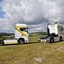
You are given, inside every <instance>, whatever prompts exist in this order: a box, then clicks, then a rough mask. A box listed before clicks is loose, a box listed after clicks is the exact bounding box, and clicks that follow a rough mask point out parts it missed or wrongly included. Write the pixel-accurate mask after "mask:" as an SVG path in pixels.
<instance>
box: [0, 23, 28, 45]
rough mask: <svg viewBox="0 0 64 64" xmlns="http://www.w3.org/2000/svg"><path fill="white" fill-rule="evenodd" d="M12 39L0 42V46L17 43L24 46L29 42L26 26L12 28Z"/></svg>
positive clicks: (20, 25)
mask: <svg viewBox="0 0 64 64" xmlns="http://www.w3.org/2000/svg"><path fill="white" fill-rule="evenodd" d="M14 30H15V33H14V34H15V35H14V38H12V39H8V40H0V45H4V44H13V43H19V44H24V43H28V42H29V33H28V26H27V25H26V24H16V25H15V26H14Z"/></svg>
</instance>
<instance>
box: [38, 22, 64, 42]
mask: <svg viewBox="0 0 64 64" xmlns="http://www.w3.org/2000/svg"><path fill="white" fill-rule="evenodd" d="M62 40H64V29H63V27H62V25H61V24H59V23H57V22H54V23H48V25H47V37H44V38H43V37H42V38H39V39H38V41H39V42H48V43H52V42H56V41H62Z"/></svg>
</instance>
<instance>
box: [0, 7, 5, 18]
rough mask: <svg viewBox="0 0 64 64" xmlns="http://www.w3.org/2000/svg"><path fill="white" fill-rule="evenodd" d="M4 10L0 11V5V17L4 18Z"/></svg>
mask: <svg viewBox="0 0 64 64" xmlns="http://www.w3.org/2000/svg"><path fill="white" fill-rule="evenodd" d="M4 14H5V13H4V11H2V8H1V7H0V18H4Z"/></svg>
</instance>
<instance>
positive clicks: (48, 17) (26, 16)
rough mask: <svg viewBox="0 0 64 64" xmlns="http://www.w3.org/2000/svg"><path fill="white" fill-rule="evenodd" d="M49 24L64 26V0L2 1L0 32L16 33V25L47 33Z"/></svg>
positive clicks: (0, 0)
mask: <svg viewBox="0 0 64 64" xmlns="http://www.w3.org/2000/svg"><path fill="white" fill-rule="evenodd" d="M48 22H59V23H62V24H64V0H0V32H14V28H13V27H14V25H15V24H16V23H22V24H23V23H25V24H27V25H28V26H29V28H31V29H30V30H29V31H30V32H35V31H45V30H46V26H47V23H48Z"/></svg>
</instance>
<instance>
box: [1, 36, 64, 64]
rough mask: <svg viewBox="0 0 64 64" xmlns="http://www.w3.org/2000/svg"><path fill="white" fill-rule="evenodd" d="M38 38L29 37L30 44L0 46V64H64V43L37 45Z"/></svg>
mask: <svg viewBox="0 0 64 64" xmlns="http://www.w3.org/2000/svg"><path fill="white" fill-rule="evenodd" d="M39 37H41V35H35V36H34V35H32V36H30V39H31V40H30V41H31V42H33V43H31V44H23V45H4V46H0V64H64V42H57V43H52V44H43V43H37V40H35V39H37V38H39ZM32 39H33V41H32ZM34 42H35V43H34Z"/></svg>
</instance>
